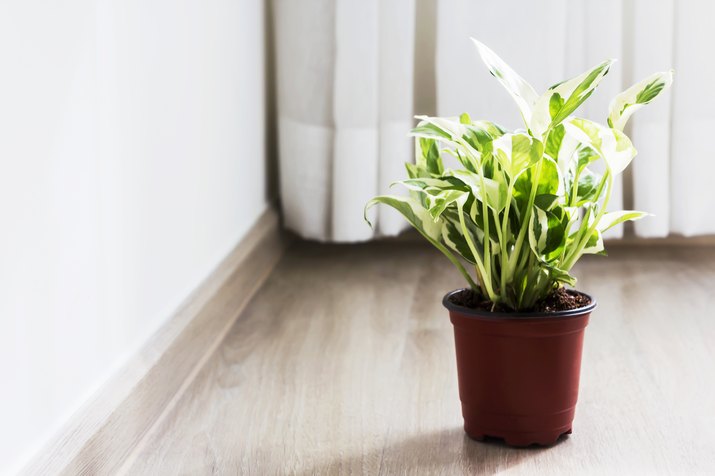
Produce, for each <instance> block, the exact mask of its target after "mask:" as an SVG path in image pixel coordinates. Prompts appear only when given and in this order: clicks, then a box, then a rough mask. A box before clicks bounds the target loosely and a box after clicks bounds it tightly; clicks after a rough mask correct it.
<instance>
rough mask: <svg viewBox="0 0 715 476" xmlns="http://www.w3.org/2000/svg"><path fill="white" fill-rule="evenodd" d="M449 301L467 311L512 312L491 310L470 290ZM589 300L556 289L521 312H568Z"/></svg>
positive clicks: (565, 290)
mask: <svg viewBox="0 0 715 476" xmlns="http://www.w3.org/2000/svg"><path fill="white" fill-rule="evenodd" d="M449 300H450V301H451V302H452V303H453V304H456V305H457V306H462V307H467V308H469V309H480V310H484V311H496V312H514V310H513V309H510V308H508V307H506V306H502V305H499V304H498V305H497V306H496V307H495V308H493V309H492V305H493V304H492V302H491V301H488V300H485V299H484V297H483V296H481V295H480V294H479V293H477V292H475V291H474V290H472V289H464V290H462V291H461V292H459V293H455V294H453V295H452V296H450V298H449ZM589 304H591V300H590V299H589V298H588V297H587V296H584V295H583V294H580V293H578V292H576V291H572V290H570V289H566V288H563V287H562V288H558V289H555V290H554V291H552V292H551V294H549V295H548V296H546V298H545V299H542V300H541V301H539V302H537V303H536V305H535V306H534V307H533V308H532V309H528V310H526V311H521V312H557V311H568V310H570V309H578V308H580V307H584V306H588V305H589Z"/></svg>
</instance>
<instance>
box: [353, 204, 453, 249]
mask: <svg viewBox="0 0 715 476" xmlns="http://www.w3.org/2000/svg"><path fill="white" fill-rule="evenodd" d="M378 203H384V204H385V205H389V206H391V207H392V208H394V209H395V210H397V211H398V212H400V213H401V214H402V215H403V216H404V217H405V219H407V221H408V222H409V223H410V224H411V225H412V226H413V227H415V228H416V229H417V231H419V232H420V233H421V234H422V235H423V236H424V237H425V238H428V239H429V240H431V241H437V240H438V239H439V237H440V236H441V235H442V223H441V222H439V221H438V222H435V221H434V220H433V219H432V217H431V216H430V214H429V211H428V210H427V209H426V208H425V207H423V206H422V203H421V202H420V201H419V200H417V199H415V198H413V197H399V196H395V195H380V196H377V197H375V198H373V199H372V200H370V201H369V202H367V205H365V221H367V222H368V223H370V222H369V221H368V219H367V210H368V209H369V208H370V207H372V206H373V205H376V204H378Z"/></svg>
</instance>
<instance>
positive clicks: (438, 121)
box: [410, 116, 466, 140]
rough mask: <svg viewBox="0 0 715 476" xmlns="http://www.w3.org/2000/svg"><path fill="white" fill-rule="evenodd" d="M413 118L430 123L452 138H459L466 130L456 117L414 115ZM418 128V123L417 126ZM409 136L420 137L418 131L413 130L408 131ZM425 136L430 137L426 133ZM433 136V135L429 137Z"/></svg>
mask: <svg viewBox="0 0 715 476" xmlns="http://www.w3.org/2000/svg"><path fill="white" fill-rule="evenodd" d="M415 119H419V120H420V121H423V122H426V123H427V124H432V125H433V126H434V127H436V128H437V129H439V130H440V131H443V132H444V133H445V134H446V135H448V136H449V137H450V138H451V139H452V140H457V139H460V138H461V137H462V136H463V135H464V132H465V131H466V129H465V126H464V124H462V123H460V122H459V118H458V117H431V116H415ZM417 128H418V129H419V125H418V126H417ZM410 135H411V136H415V137H422V135H420V133H419V132H415V131H414V130H413V131H412V132H411V133H410ZM427 137H430V136H429V135H427ZM430 138H434V137H430Z"/></svg>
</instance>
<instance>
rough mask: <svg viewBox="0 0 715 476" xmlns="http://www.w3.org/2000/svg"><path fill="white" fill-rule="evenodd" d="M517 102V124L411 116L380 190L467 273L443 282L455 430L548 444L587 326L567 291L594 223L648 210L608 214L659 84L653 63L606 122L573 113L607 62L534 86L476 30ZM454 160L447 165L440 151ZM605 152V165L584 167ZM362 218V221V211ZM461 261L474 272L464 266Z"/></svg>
mask: <svg viewBox="0 0 715 476" xmlns="http://www.w3.org/2000/svg"><path fill="white" fill-rule="evenodd" d="M473 41H474V43H475V45H476V47H477V50H478V52H479V54H480V56H481V58H482V60H483V61H484V63H486V65H487V67H488V68H489V71H490V72H491V74H492V75H493V76H495V77H496V78H497V79H498V80H499V82H500V83H501V84H502V85H503V86H504V87H505V88H506V90H507V91H508V92H509V94H510V95H511V96H512V98H513V99H514V101H515V102H516V104H517V106H518V108H519V111H520V112H521V116H522V118H523V120H524V124H525V129H519V130H516V131H507V130H505V129H504V128H503V127H501V126H499V125H497V124H495V123H493V122H489V121H483V120H478V121H475V120H472V119H471V118H470V117H469V116H468V115H467V114H462V115H461V116H460V117H459V118H443V117H426V116H417V118H418V119H419V120H420V122H419V124H418V125H417V127H416V128H415V129H413V130H412V132H411V134H410V135H411V136H414V137H415V147H416V154H415V156H416V163H414V164H412V163H408V164H406V167H407V175H408V176H409V178H408V179H406V180H401V181H399V182H396V183H397V184H399V185H401V186H403V187H405V188H406V189H407V190H409V191H410V193H409V196H389V195H384V196H378V197H375V198H373V199H372V200H371V201H370V202H368V204H367V205H366V207H365V212H366V215H365V218H366V220H367V210H368V209H369V208H370V207H371V206H372V205H374V204H378V203H383V204H386V205H389V206H391V207H393V208H395V209H396V210H398V211H399V212H400V213H401V214H402V215H404V217H405V218H406V219H407V221H409V223H410V224H411V225H412V226H413V227H414V228H416V229H417V231H419V232H420V233H421V234H422V236H424V238H425V239H427V241H429V242H430V243H431V244H432V245H434V246H435V247H436V248H437V249H438V250H439V251H441V252H442V253H443V254H444V255H445V256H446V257H447V259H449V260H450V261H451V262H452V264H454V266H455V267H456V268H457V270H459V272H460V273H461V274H462V276H464V279H465V281H466V283H467V285H468V287H466V288H464V289H459V290H456V291H452V292H449V293H447V295H446V296H445V297H444V300H443V303H444V306H445V307H446V308H447V309H448V310H449V315H450V319H451V322H452V324H453V325H454V336H455V347H456V353H457V371H458V379H459V394H460V399H461V401H462V414H463V416H464V429H465V431H466V432H467V434H468V435H469V436H470V437H472V438H474V439H477V440H481V439H483V438H484V437H486V436H490V437H498V438H503V439H504V440H505V442H506V443H507V444H509V445H513V446H527V445H530V444H540V445H549V444H553V443H554V442H555V441H556V440H557V439H558V438H559V437H560V436H561V435H562V434H564V433H570V432H571V427H572V421H573V417H574V409H575V405H576V399H577V394H578V383H579V374H580V366H581V349H582V344H583V334H584V329H585V327H586V325H587V323H588V319H589V316H590V313H591V311H592V310H593V309H594V308H595V307H596V301H595V300H594V299H593V298H592V297H591V296H588V295H587V294H585V293H583V292H580V291H576V290H574V289H568V288H566V287H565V286H566V285H570V286H573V285H574V284H575V283H576V279H575V278H574V277H573V276H572V275H571V269H572V267H573V266H574V264H575V263H576V262H577V261H578V260H579V258H580V257H581V256H582V255H584V254H592V253H596V254H605V253H604V247H603V232H605V231H606V230H608V229H609V228H611V227H613V226H614V225H617V224H619V223H622V222H624V221H627V220H637V219H640V218H642V217H644V216H645V215H647V214H646V213H644V212H639V211H607V207H608V202H609V199H610V197H611V192H612V188H613V180H614V177H616V176H617V175H618V174H620V173H621V172H623V170H624V169H625V168H626V167H627V166H628V164H629V163H630V161H631V160H632V159H633V157H635V155H636V150H635V149H634V148H633V145H632V144H631V141H630V139H629V138H628V137H627V136H626V135H625V134H624V133H623V127H624V126H625V124H626V122H627V121H628V119H629V117H630V116H631V114H633V112H635V111H636V110H638V109H639V108H641V107H642V106H643V105H645V104H647V103H649V102H651V101H652V100H653V99H654V98H655V97H657V96H658V95H659V94H660V93H662V92H663V91H664V90H665V89H667V88H668V87H669V86H670V84H671V82H672V77H673V73H672V71H667V72H662V73H656V74H653V75H652V76H649V77H648V78H646V79H644V80H642V81H640V82H638V83H637V84H635V85H633V86H632V87H630V88H628V89H627V90H625V91H624V92H622V93H620V94H619V95H618V96H616V97H615V99H613V101H612V102H611V104H610V108H609V114H608V118H607V125H602V124H599V123H596V122H592V121H590V120H586V119H582V118H579V117H574V116H572V114H573V113H574V112H575V111H576V109H577V108H578V107H579V106H580V105H581V103H583V102H584V101H585V100H586V99H587V98H588V97H589V96H590V95H591V93H592V92H593V91H594V89H595V88H596V86H598V84H599V82H600V81H601V80H602V79H603V77H604V76H605V75H606V73H608V70H609V68H610V66H611V64H612V60H607V61H604V62H603V63H601V64H599V65H597V66H595V67H593V68H591V69H590V70H588V71H586V72H584V73H583V74H580V75H579V76H576V77H574V78H572V79H569V80H566V81H562V82H560V83H557V84H555V85H554V86H551V87H550V88H549V89H548V90H547V91H546V92H545V93H544V94H541V95H538V94H537V93H536V92H535V91H534V88H532V87H531V86H530V85H529V84H528V83H527V82H526V81H525V80H524V79H522V78H521V77H520V76H519V75H518V74H516V73H515V72H514V71H513V70H512V69H511V68H510V67H509V66H508V65H507V64H506V63H504V62H503V61H502V60H501V59H500V58H499V57H498V56H497V55H496V54H495V53H494V52H493V51H492V50H490V49H489V48H487V47H486V46H485V45H483V44H482V43H480V42H478V41H476V40H474V39H473ZM444 154H449V155H450V156H452V157H454V158H455V159H456V161H457V163H459V164H461V167H459V168H455V169H449V168H446V167H445V166H444V164H443V160H442V159H443V155H444ZM599 161H601V162H602V163H603V164H604V165H605V168H604V170H605V172H603V173H599V172H597V171H596V170H595V169H594V167H593V165H594V164H595V163H596V162H599ZM368 223H369V222H368ZM470 268H471V270H472V271H473V274H472V272H470V271H469V269H470Z"/></svg>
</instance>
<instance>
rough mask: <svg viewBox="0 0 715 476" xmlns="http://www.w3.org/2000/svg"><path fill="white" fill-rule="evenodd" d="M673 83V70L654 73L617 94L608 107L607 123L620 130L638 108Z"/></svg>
mask: <svg viewBox="0 0 715 476" xmlns="http://www.w3.org/2000/svg"><path fill="white" fill-rule="evenodd" d="M672 83H673V70H670V71H663V72H660V73H655V74H652V75H650V76H648V77H647V78H645V79H644V80H642V81H639V82H637V83H636V84H634V85H633V86H631V87H630V88H628V89H626V90H625V91H623V92H622V93H620V94H618V95H617V96H616V97H615V98H613V101H611V105H610V106H609V107H608V125H609V126H611V127H613V128H614V129H618V130H619V131H622V130H623V128H624V127H625V126H626V123H627V122H628V119H630V117H631V115H632V114H633V113H634V112H636V111H637V110H638V109H640V108H642V107H643V106H645V105H646V104H648V103H650V102H651V101H652V100H653V99H655V98H657V97H658V96H659V95H660V93H662V92H663V91H665V90H666V89H668V88H669V87H670V85H671V84H672Z"/></svg>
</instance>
